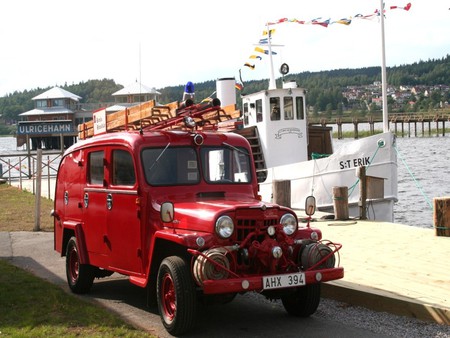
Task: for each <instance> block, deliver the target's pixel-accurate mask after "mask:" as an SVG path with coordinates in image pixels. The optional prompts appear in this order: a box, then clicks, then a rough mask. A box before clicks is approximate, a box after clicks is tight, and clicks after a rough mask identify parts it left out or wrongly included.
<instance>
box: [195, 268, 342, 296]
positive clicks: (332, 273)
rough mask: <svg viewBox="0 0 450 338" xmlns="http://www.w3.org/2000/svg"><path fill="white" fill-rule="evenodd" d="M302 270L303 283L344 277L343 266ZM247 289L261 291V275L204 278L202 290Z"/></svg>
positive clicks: (206, 292) (240, 290) (234, 291)
mask: <svg viewBox="0 0 450 338" xmlns="http://www.w3.org/2000/svg"><path fill="white" fill-rule="evenodd" d="M303 272H304V273H305V279H306V280H305V282H306V284H305V285H309V284H316V283H319V282H328V281H331V280H335V279H340V278H343V277H344V268H343V267H337V268H331V269H320V270H310V271H303ZM296 287H298V286H296ZM248 291H257V292H261V291H263V276H260V275H258V276H247V277H240V278H229V279H221V280H205V281H204V282H203V292H204V293H205V294H221V293H237V292H248Z"/></svg>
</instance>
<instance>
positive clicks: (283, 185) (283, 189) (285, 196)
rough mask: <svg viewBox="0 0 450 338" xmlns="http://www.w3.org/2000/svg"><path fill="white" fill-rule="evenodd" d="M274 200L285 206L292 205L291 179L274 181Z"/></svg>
mask: <svg viewBox="0 0 450 338" xmlns="http://www.w3.org/2000/svg"><path fill="white" fill-rule="evenodd" d="M272 189H273V202H274V203H276V204H278V205H283V206H285V207H288V208H290V207H291V181H289V180H282V181H274V182H273V188H272Z"/></svg>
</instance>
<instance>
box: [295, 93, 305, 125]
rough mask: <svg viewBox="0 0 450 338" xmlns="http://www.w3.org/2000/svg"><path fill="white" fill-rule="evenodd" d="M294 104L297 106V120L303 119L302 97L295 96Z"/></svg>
mask: <svg viewBox="0 0 450 338" xmlns="http://www.w3.org/2000/svg"><path fill="white" fill-rule="evenodd" d="M295 105H296V108H297V120H304V119H305V111H304V107H303V97H302V96H297V97H296V98H295Z"/></svg>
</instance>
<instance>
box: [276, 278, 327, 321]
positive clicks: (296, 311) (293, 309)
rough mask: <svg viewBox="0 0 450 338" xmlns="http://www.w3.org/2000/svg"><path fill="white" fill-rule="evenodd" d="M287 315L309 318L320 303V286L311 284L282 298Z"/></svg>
mask: <svg viewBox="0 0 450 338" xmlns="http://www.w3.org/2000/svg"><path fill="white" fill-rule="evenodd" d="M281 301H282V303H283V306H284V308H285V309H286V311H287V313H289V314H290V315H293V316H297V317H309V316H310V315H312V314H313V313H314V312H316V310H317V307H318V306H319V303H320V284H310V285H305V286H302V287H298V288H296V289H295V292H294V294H292V293H290V294H288V295H286V296H284V297H282V298H281Z"/></svg>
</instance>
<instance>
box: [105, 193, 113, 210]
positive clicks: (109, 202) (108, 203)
mask: <svg viewBox="0 0 450 338" xmlns="http://www.w3.org/2000/svg"><path fill="white" fill-rule="evenodd" d="M112 207H113V197H112V195H111V194H108V195H106V208H107V209H108V210H111V209H112Z"/></svg>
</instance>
